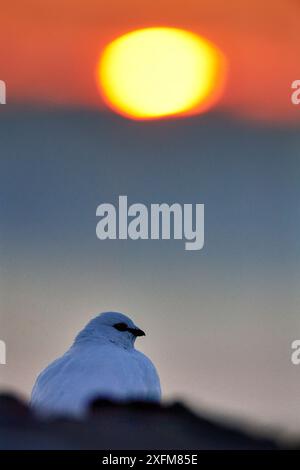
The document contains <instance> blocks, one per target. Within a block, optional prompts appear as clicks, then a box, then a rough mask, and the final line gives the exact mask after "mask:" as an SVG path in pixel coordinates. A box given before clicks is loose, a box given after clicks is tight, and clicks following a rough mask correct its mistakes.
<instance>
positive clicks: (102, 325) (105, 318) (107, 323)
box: [76, 312, 145, 348]
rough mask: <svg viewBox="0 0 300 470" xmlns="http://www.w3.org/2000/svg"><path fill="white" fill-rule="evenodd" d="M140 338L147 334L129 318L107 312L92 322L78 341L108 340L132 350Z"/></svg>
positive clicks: (78, 337)
mask: <svg viewBox="0 0 300 470" xmlns="http://www.w3.org/2000/svg"><path fill="white" fill-rule="evenodd" d="M138 336H145V333H144V331H143V330H141V329H140V328H138V327H137V326H136V325H135V324H134V323H133V321H132V320H131V319H130V318H129V317H127V316H126V315H123V314H122V313H118V312H105V313H101V314H100V315H98V316H97V317H95V318H94V319H93V320H91V321H90V322H89V323H88V324H87V325H86V327H85V328H84V329H83V330H82V331H81V332H80V333H79V334H78V336H77V338H76V341H81V340H84V339H87V340H88V339H96V338H106V339H108V340H109V341H111V342H113V343H116V344H118V345H120V346H123V347H125V348H130V347H133V346H134V342H135V340H136V338H137V337H138Z"/></svg>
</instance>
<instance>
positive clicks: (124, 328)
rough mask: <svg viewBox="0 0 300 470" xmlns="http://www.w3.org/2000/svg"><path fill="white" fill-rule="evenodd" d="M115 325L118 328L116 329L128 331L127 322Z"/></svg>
mask: <svg viewBox="0 0 300 470" xmlns="http://www.w3.org/2000/svg"><path fill="white" fill-rule="evenodd" d="M113 327H114V328H116V330H118V331H127V329H128V326H127V325H126V323H116V324H115V325H113Z"/></svg>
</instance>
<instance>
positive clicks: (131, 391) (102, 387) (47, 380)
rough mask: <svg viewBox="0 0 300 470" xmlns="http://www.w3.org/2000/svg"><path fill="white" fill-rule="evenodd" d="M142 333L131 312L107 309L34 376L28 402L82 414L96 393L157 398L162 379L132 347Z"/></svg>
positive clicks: (51, 410)
mask: <svg viewBox="0 0 300 470" xmlns="http://www.w3.org/2000/svg"><path fill="white" fill-rule="evenodd" d="M144 335H145V333H144V332H143V331H142V330H140V329H139V328H138V327H137V326H135V324H134V323H133V321H132V320H130V318H128V317H126V316H125V315H123V314H121V313H117V312H105V313H102V314H100V315H98V316H97V317H96V318H94V319H93V320H91V321H90V322H89V323H88V324H87V325H86V327H85V328H84V329H83V330H82V331H81V332H80V333H79V334H78V335H77V336H76V338H75V341H74V343H73V345H72V346H71V347H70V349H69V350H68V351H67V352H66V353H65V354H64V355H63V356H61V357H60V358H59V359H56V360H55V361H54V362H52V363H51V364H50V365H49V366H48V367H46V369H44V370H43V371H42V372H41V373H40V375H39V376H38V378H37V380H36V383H35V385H34V387H33V390H32V395H31V406H32V407H33V408H34V409H36V410H37V411H41V412H46V413H60V414H65V413H71V414H77V415H78V414H79V415H80V414H83V413H84V412H85V411H86V409H87V407H88V404H89V402H90V401H91V400H92V399H93V398H95V397H102V398H106V399H110V400H118V401H120V400H122V401H124V400H125V401H128V400H146V401H159V400H160V397H161V389H160V381H159V377H158V374H157V372H156V369H155V367H154V365H153V364H152V362H151V361H150V359H148V357H146V356H145V355H144V354H142V353H141V352H139V351H137V350H136V349H135V347H134V342H135V340H136V338H137V337H138V336H144Z"/></svg>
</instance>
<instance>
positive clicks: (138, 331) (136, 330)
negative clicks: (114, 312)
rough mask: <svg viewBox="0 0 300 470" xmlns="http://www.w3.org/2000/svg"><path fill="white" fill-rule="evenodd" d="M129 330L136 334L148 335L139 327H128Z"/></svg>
mask: <svg viewBox="0 0 300 470" xmlns="http://www.w3.org/2000/svg"><path fill="white" fill-rule="evenodd" d="M128 331H130V333H132V334H133V335H134V336H146V333H145V332H144V331H143V330H140V329H139V328H128Z"/></svg>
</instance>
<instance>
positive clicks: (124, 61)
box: [97, 27, 226, 119]
mask: <svg viewBox="0 0 300 470" xmlns="http://www.w3.org/2000/svg"><path fill="white" fill-rule="evenodd" d="M225 69H226V67H225V59H224V56H223V54H222V53H221V51H220V50H219V49H218V48H217V47H216V46H214V45H213V44H212V43H210V42H209V41H207V40H206V39H204V38H202V37H200V36H198V35H196V34H194V33H192V32H190V31H186V30H183V29H178V28H167V27H156V28H145V29H139V30H136V31H132V32H130V33H127V34H125V35H123V36H120V37H118V38H117V39H115V40H114V41H112V42H111V43H110V44H108V45H107V46H106V48H105V49H104V51H103V53H102V55H101V57H100V60H99V63H98V66H97V82H98V86H99V88H100V92H101V94H102V96H103V98H104V100H105V101H106V103H107V105H108V106H109V107H110V108H112V109H113V110H114V111H116V112H118V113H120V114H122V115H124V116H126V117H130V118H133V119H157V118H162V117H166V116H176V115H182V114H194V113H198V112H202V111H203V110H206V109H208V108H209V107H211V106H212V105H213V104H214V103H215V102H216V101H217V98H218V97H219V96H220V94H221V91H222V89H223V85H224V80H225Z"/></svg>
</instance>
